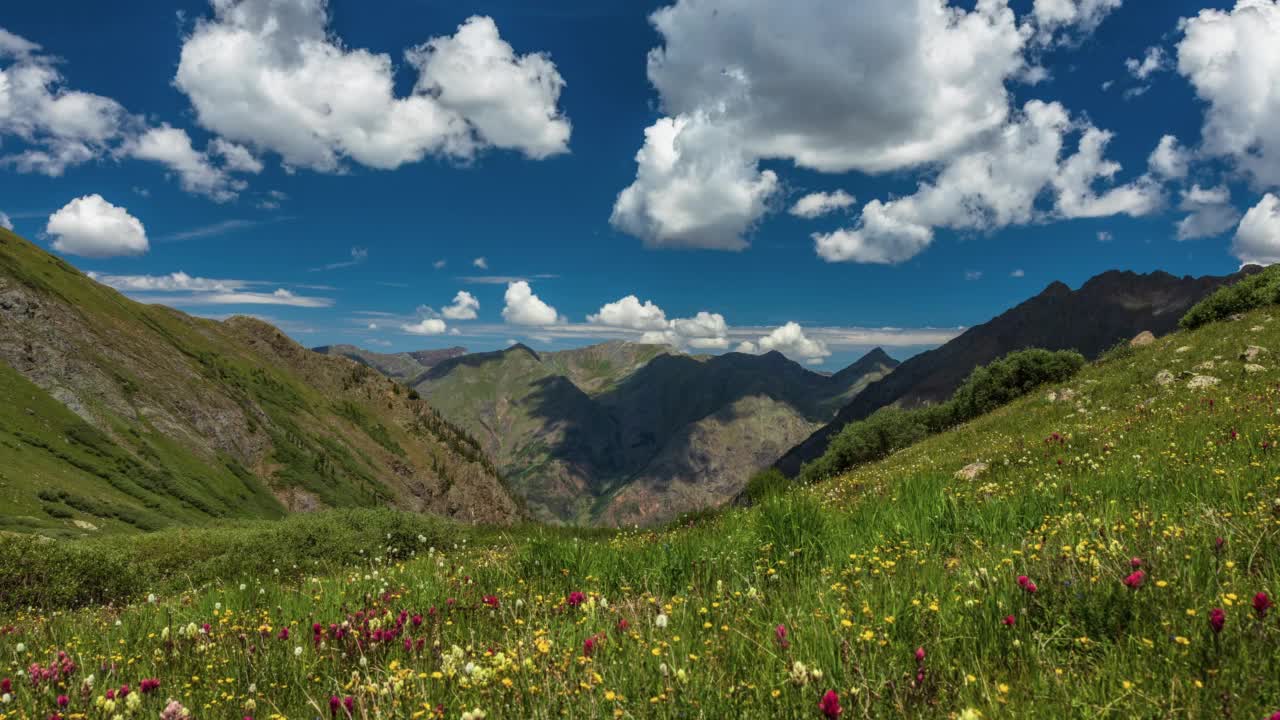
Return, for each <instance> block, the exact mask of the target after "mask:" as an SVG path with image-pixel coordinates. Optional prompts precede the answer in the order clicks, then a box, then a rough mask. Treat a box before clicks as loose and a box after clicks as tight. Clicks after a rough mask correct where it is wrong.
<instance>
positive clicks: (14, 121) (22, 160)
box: [0, 29, 140, 177]
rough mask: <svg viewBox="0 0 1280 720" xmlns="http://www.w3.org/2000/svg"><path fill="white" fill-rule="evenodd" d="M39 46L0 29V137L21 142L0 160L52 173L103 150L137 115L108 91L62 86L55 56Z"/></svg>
mask: <svg viewBox="0 0 1280 720" xmlns="http://www.w3.org/2000/svg"><path fill="white" fill-rule="evenodd" d="M41 49H42V48H41V47H40V46H39V45H37V44H36V43H33V42H30V41H28V40H26V39H24V38H21V37H18V36H17V35H14V34H12V33H10V32H7V31H5V30H3V29H0V137H2V136H5V135H9V136H14V137H16V138H18V139H19V140H20V141H22V142H23V143H24V144H25V145H26V148H25V149H24V150H22V151H21V152H19V153H16V154H13V155H6V156H3V157H0V163H2V164H4V165H10V166H12V167H15V168H16V169H18V170H19V171H21V172H38V173H43V174H45V175H50V176H55V177H56V176H59V175H62V174H63V173H64V172H66V170H67V168H69V167H72V166H74V165H79V164H81V163H85V162H88V161H90V160H94V159H96V158H99V157H102V156H104V155H106V154H107V153H108V152H109V150H110V148H111V147H112V146H113V144H114V143H116V142H118V141H119V140H120V138H122V137H123V136H124V135H125V133H126V131H127V130H128V129H129V127H130V126H131V125H134V124H137V123H139V122H140V121H139V120H138V119H137V118H134V117H132V116H131V115H129V113H128V112H127V111H126V110H125V108H124V106H123V105H121V104H120V103H118V102H116V101H115V100H113V99H111V98H109V97H104V96H102V95H96V94H94V93H89V92H83V91H80V90H74V89H71V88H69V87H67V86H66V79H65V78H64V77H63V75H62V73H61V72H60V71H59V70H58V67H57V65H58V62H59V61H58V59H57V58H54V57H50V56H47V55H44V54H42V53H41V52H40V51H41Z"/></svg>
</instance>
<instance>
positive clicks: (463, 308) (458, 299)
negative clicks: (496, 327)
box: [440, 290, 480, 320]
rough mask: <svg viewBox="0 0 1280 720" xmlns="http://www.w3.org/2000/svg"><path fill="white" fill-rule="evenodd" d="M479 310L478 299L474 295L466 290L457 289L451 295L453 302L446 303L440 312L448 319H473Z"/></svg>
mask: <svg viewBox="0 0 1280 720" xmlns="http://www.w3.org/2000/svg"><path fill="white" fill-rule="evenodd" d="M479 310H480V301H479V300H477V299H476V296H475V295H472V294H471V293H469V292H467V291H466V290H459V291H458V294H457V295H454V296H453V303H452V304H450V305H446V306H445V308H444V310H441V311H440V314H441V315H444V316H445V317H446V318H448V319H450V320H475V319H476V317H477V315H478V314H479Z"/></svg>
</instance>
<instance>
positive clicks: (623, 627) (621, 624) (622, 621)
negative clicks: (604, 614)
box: [618, 618, 631, 632]
mask: <svg viewBox="0 0 1280 720" xmlns="http://www.w3.org/2000/svg"><path fill="white" fill-rule="evenodd" d="M629 627H631V623H629V622H627V619H626V618H618V632H626V631H627V628H629Z"/></svg>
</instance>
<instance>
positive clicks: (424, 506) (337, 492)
mask: <svg viewBox="0 0 1280 720" xmlns="http://www.w3.org/2000/svg"><path fill="white" fill-rule="evenodd" d="M0 392H2V393H3V397H4V398H5V401H4V402H3V403H0V530H18V531H35V532H40V533H42V534H45V535H63V536H74V535H84V534H93V533H99V532H116V531H131V530H155V529H158V528H162V527H167V526H171V525H189V524H198V523H203V522H209V521H213V520H218V519H236V518H277V517H280V516H282V515H284V514H285V513H286V512H289V511H295V510H314V509H320V508H325V507H376V506H395V507H398V508H401V509H406V510H414V511H424V512H432V513H437V514H441V515H448V516H453V517H458V518H462V519H470V520H479V521H489V522H505V521H510V520H512V519H514V518H515V517H517V516H518V515H519V513H520V510H519V507H518V505H517V503H516V501H515V500H514V499H513V498H512V497H511V496H510V494H509V493H508V492H507V491H506V489H505V487H503V485H502V484H501V482H500V481H499V479H498V477H497V474H496V471H495V469H494V468H493V466H492V464H491V463H490V462H489V461H488V459H487V457H486V456H485V455H484V453H483V452H482V451H481V450H480V448H479V447H478V446H477V444H476V442H475V441H474V440H473V439H471V438H470V437H469V436H468V435H467V434H466V433H465V432H464V431H463V430H461V429H460V428H458V427H456V426H454V425H452V424H451V423H449V422H447V421H445V420H444V419H443V418H442V417H440V415H439V414H438V413H436V412H435V410H434V409H433V408H431V407H430V406H429V405H427V404H426V403H424V402H421V401H419V400H414V399H411V398H410V397H409V393H408V390H406V389H405V388H404V387H402V386H401V385H399V384H397V383H395V382H393V381H391V380H388V379H387V378H385V377H382V376H381V375H379V374H378V373H376V372H375V371H373V370H371V369H369V368H367V367H363V366H361V365H358V364H356V363H354V362H351V361H348V360H344V359H338V358H328V357H324V356H321V355H319V354H316V353H313V352H310V351H308V350H305V349H303V348H302V347H301V346H299V345H297V344H296V343H294V342H293V341H292V340H290V339H288V338H287V337H285V336H284V334H283V333H281V332H280V331H279V330H277V329H276V328H274V327H271V326H270V325H268V324H266V323H264V322H261V321H259V320H254V319H252V318H247V317H233V318H231V319H229V320H226V321H224V322H215V321H212V320H206V319H202V318H196V317H191V316H189V315H185V314H183V313H180V312H178V311H175V310H171V309H169V308H165V307H162V306H157V305H143V304H141V303H137V302H134V301H132V300H129V299H128V298H125V297H124V296H122V295H120V294H119V293H117V292H116V291H114V290H111V289H109V288H107V287H104V286H102V285H99V284H98V283H96V282H93V281H92V280H91V279H90V278H88V277H86V276H85V275H83V274H82V273H80V272H79V271H78V270H76V269H74V268H72V267H71V266H70V265H68V264H67V263H65V262H64V261H62V260H60V259H58V258H55V257H53V256H51V255H49V254H47V253H45V252H44V251H42V250H40V249H39V248H37V247H36V246H34V245H32V244H31V243H29V242H27V241H25V240H23V239H21V238H19V237H17V236H16V235H13V234H12V233H10V232H9V231H7V230H2V229H0Z"/></svg>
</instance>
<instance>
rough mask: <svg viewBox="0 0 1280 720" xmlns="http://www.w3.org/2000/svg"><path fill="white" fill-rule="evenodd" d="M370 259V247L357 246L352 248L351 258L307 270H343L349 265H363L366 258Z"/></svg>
mask: <svg viewBox="0 0 1280 720" xmlns="http://www.w3.org/2000/svg"><path fill="white" fill-rule="evenodd" d="M368 259H369V249H368V248H363V247H359V246H357V247H353V248H351V259H349V260H342V261H339V262H333V263H329V264H328V265H321V266H320V267H313V268H311V269H310V270H308V271H307V272H324V271H326V270H341V269H342V268H349V267H354V266H356V265H361V264H363V263H364V261H365V260H368Z"/></svg>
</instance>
